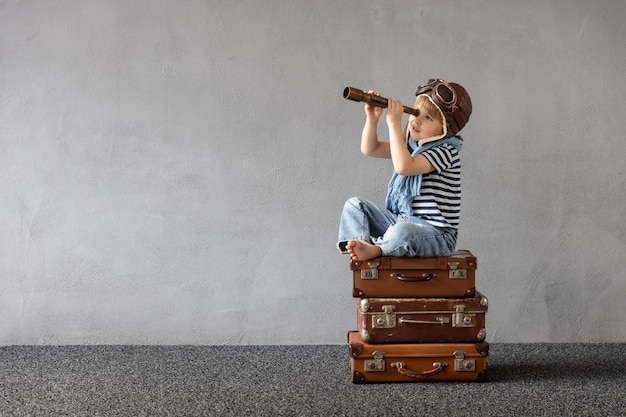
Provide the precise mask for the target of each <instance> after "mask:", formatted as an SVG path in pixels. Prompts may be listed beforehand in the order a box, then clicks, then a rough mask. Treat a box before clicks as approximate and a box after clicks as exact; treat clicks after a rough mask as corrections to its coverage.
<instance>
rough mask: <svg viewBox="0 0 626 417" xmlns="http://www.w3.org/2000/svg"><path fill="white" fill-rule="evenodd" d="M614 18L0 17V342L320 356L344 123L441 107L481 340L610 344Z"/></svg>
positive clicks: (406, 8)
mask: <svg viewBox="0 0 626 417" xmlns="http://www.w3.org/2000/svg"><path fill="white" fill-rule="evenodd" d="M625 5H626V3H625V2H624V1H621V0H619V1H617V0H616V1H598V2H588V1H556V0H552V1H527V2H518V1H510V0H506V1H502V0H490V1H466V0H456V1H440V0H428V1H414V0H403V1H401V0H397V1H358V0H349V1H348V0H346V1H288V0H276V1H257V0H244V1H211V0H208V1H159V2H156V1H148V0H132V1H127V0H116V1H113V0H106V1H104V0H100V1H90V2H84V1H80V0H64V1H54V2H52V1H46V0H38V1H17V0H5V1H0V33H1V36H0V126H1V128H0V144H1V146H2V150H1V152H0V167H1V168H0V190H1V192H0V234H1V235H2V239H0V280H1V281H0V317H1V318H2V320H1V321H0V344H3V345H7V344H83V343H87V344H90V343H107V344H118V343H129V344H311V343H312V344H317V343H330V344H341V343H344V342H345V333H346V331H347V330H349V329H353V328H354V327H355V325H356V324H355V317H356V310H355V306H354V302H353V300H352V298H351V286H352V283H351V275H350V272H349V271H348V260H347V259H346V258H345V257H341V256H340V255H338V254H337V253H336V252H335V249H334V244H335V239H336V233H337V224H338V220H339V215H340V211H341V207H342V205H343V202H344V201H345V200H346V199H347V198H349V197H351V196H354V195H358V196H361V197H365V198H369V199H372V200H374V201H377V202H379V203H381V204H382V203H383V201H384V193H385V189H386V184H387V181H388V179H389V177H390V175H391V169H392V168H391V164H390V162H389V161H385V160H375V159H370V158H366V157H364V156H362V155H361V154H360V153H359V135H360V130H361V128H362V123H363V120H364V114H363V110H362V105H361V104H357V103H352V102H348V101H346V100H344V99H343V98H342V96H341V93H342V90H343V88H344V87H345V86H348V85H351V86H354V87H357V88H364V89H367V88H375V89H377V90H380V91H381V92H383V93H384V95H386V96H391V97H398V98H400V99H402V100H403V101H405V102H410V101H412V100H413V97H414V96H413V93H414V90H415V88H416V86H417V85H418V84H419V83H421V82H423V81H424V80H426V79H427V78H429V77H432V76H439V77H444V78H447V79H449V80H453V81H457V82H460V83H461V84H463V85H464V86H465V87H466V88H467V89H468V91H469V92H470V94H471V95H472V99H473V103H474V114H473V115H472V118H471V121H470V123H469V125H468V126H467V127H466V129H464V132H463V133H464V137H465V139H466V147H465V150H464V152H463V155H462V156H463V166H464V176H463V209H462V230H461V237H460V242H459V247H461V248H466V249H470V250H471V251H472V252H474V254H475V255H476V256H477V257H478V260H479V269H478V272H477V282H478V288H479V290H481V291H482V292H483V293H484V294H485V295H487V296H488V297H489V299H490V309H489V312H488V315H487V319H488V320H487V331H488V340H490V341H492V342H546V341H548V342H591V341H599V342H614V341H621V342H624V341H626V326H624V321H626V308H625V307H626V279H625V278H626V262H625V261H624V253H625V252H626V225H625V222H624V217H625V214H626V206H625V205H624V199H623V195H624V189H625V186H626V183H625V182H626V181H625V178H626V176H625V172H624V171H625V165H626V163H625V162H624V161H625V159H626V150H625V148H624V145H623V142H624V137H623V135H624V130H626V129H625V128H626V118H625V117H624V113H625V112H624V110H625V106H624V96H625V95H626V83H625V82H624V68H625V67H626V53H625V52H626V51H625V49H624V39H626V29H625V26H624V25H623V22H624V20H625V19H626V6H625Z"/></svg>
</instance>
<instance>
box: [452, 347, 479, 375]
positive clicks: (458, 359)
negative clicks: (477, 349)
mask: <svg viewBox="0 0 626 417" xmlns="http://www.w3.org/2000/svg"><path fill="white" fill-rule="evenodd" d="M454 370H455V371H456V372H474V371H476V360H475V359H465V352H463V351H462V350H457V351H456V352H454Z"/></svg>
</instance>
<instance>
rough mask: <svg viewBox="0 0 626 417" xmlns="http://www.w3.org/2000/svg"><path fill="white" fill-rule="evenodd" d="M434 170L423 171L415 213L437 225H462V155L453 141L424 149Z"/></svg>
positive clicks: (414, 202) (415, 199)
mask: <svg viewBox="0 0 626 417" xmlns="http://www.w3.org/2000/svg"><path fill="white" fill-rule="evenodd" d="M422 155H424V156H425V157H426V159H428V162H430V163H431V164H432V166H433V167H435V170H434V171H432V172H429V173H428V174H423V175H422V187H421V188H420V195H418V196H415V197H414V198H413V204H412V208H413V215H415V216H418V217H421V218H422V219H424V220H426V221H427V222H428V223H430V224H432V225H433V226H437V227H452V228H455V229H458V228H459V218H460V214H461V158H460V156H459V152H458V151H457V150H456V149H455V148H454V147H453V146H451V145H448V144H445V143H444V144H442V145H439V146H436V147H434V148H432V149H429V150H427V151H425V152H424V153H422Z"/></svg>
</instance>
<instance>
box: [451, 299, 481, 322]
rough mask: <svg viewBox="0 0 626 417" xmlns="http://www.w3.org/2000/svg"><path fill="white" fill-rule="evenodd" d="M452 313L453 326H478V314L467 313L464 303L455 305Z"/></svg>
mask: <svg viewBox="0 0 626 417" xmlns="http://www.w3.org/2000/svg"><path fill="white" fill-rule="evenodd" d="M454 310H455V312H454V313H452V327H474V326H476V314H474V313H466V312H465V306H464V305H462V304H459V305H455V306H454Z"/></svg>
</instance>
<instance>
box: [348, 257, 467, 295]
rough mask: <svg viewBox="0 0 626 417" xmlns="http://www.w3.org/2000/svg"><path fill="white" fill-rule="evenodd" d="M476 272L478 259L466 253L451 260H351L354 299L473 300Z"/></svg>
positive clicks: (445, 258) (438, 258) (448, 258)
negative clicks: (430, 298) (415, 298)
mask: <svg viewBox="0 0 626 417" xmlns="http://www.w3.org/2000/svg"><path fill="white" fill-rule="evenodd" d="M476 268H477V263H476V257H475V256H474V255H472V253H471V252H470V251H467V250H461V251H456V252H455V253H453V254H452V255H451V256H448V257H446V256H440V257H436V258H405V257H399V258H394V257H388V256H382V257H379V258H374V259H370V260H369V261H352V260H351V261H350V269H351V270H352V271H353V286H352V296H353V297H451V298H455V297H456V298H463V297H474V296H475V294H476Z"/></svg>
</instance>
